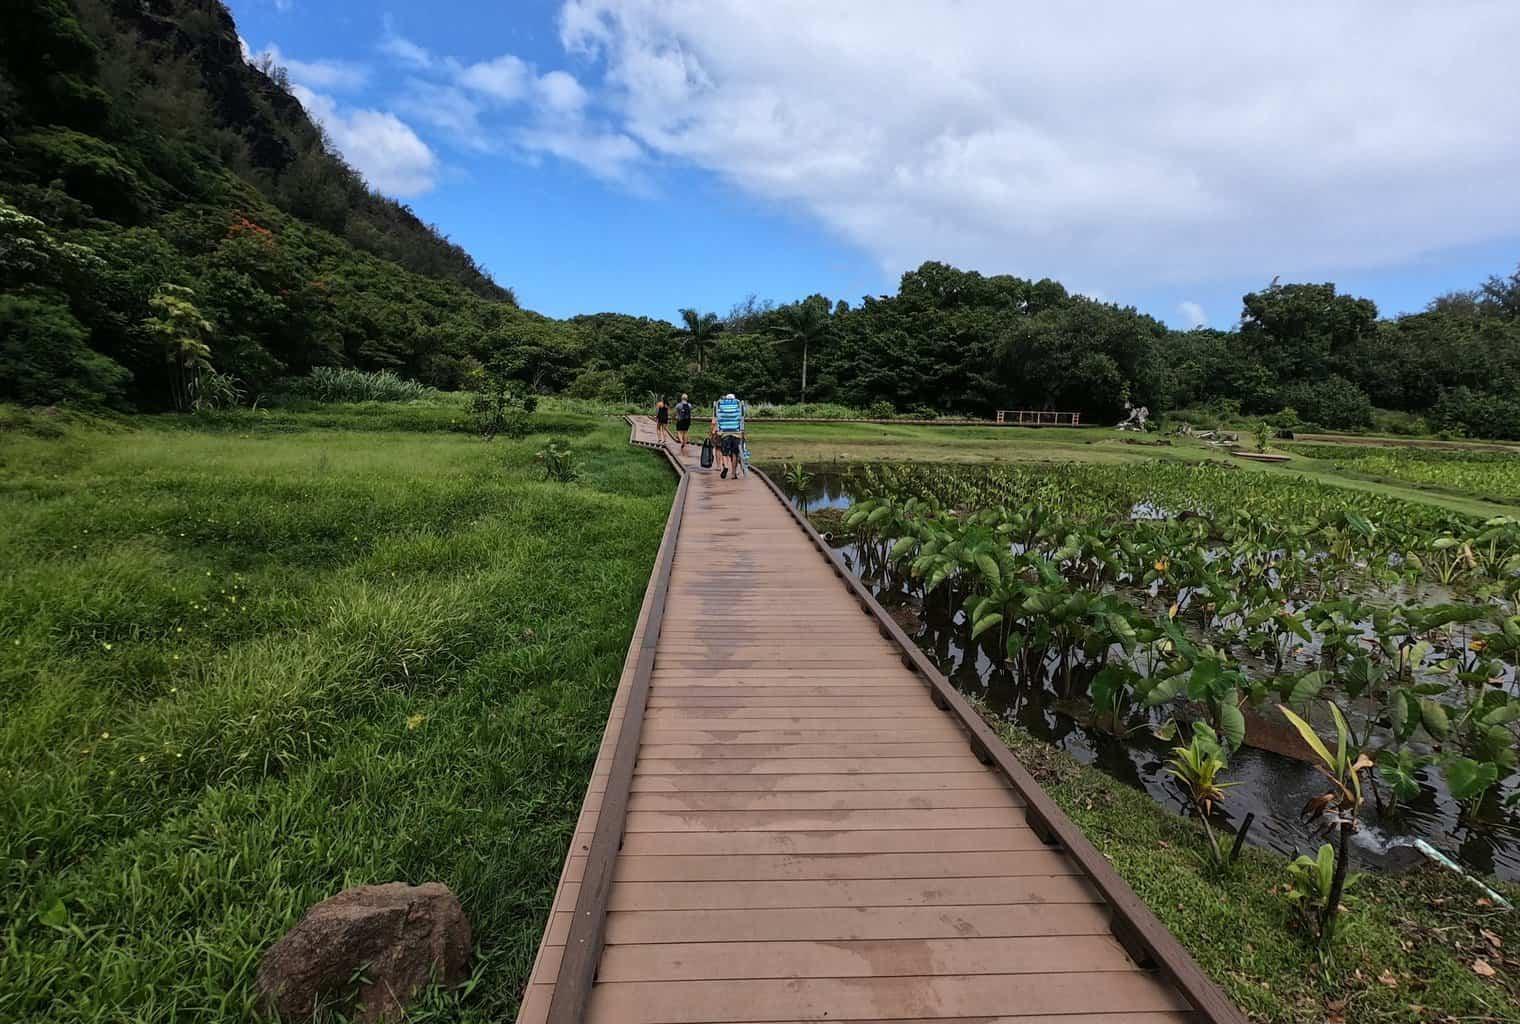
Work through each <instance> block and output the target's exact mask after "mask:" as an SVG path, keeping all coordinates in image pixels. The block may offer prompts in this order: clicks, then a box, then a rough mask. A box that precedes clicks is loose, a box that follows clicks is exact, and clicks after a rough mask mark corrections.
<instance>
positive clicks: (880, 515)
mask: <svg viewBox="0 0 1520 1024" xmlns="http://www.w3.org/2000/svg"><path fill="white" fill-rule="evenodd" d="M891 514H892V506H891V505H883V506H882V507H881V508H879V509H876V510H875V511H873V512H872V513H871V514H870V515H868V516H866V525H867V526H875V525H876V524H877V523H879V522H881V521H882V520H883V519H885V518H887V517H888V516H890V515H891Z"/></svg>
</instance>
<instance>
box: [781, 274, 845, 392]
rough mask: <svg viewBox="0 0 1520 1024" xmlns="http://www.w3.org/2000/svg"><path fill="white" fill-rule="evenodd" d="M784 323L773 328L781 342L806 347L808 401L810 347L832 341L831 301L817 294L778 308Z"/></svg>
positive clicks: (804, 384) (804, 385)
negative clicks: (830, 339)
mask: <svg viewBox="0 0 1520 1024" xmlns="http://www.w3.org/2000/svg"><path fill="white" fill-rule="evenodd" d="M776 313H777V316H778V317H779V318H780V320H781V323H779V324H778V325H776V326H775V327H774V328H772V330H773V331H774V332H775V333H776V334H777V335H778V337H777V339H776V340H777V342H778V343H779V344H782V345H790V346H795V347H797V348H800V349H801V350H802V401H803V402H806V401H807V367H808V350H809V349H810V348H812V347H813V346H815V345H818V344H821V343H823V342H825V341H827V340H828V338H829V335H830V334H831V333H832V331H833V328H834V325H833V323H832V322H831V321H830V319H829V300H828V299H825V298H824V297H823V296H822V295H814V296H811V297H809V298H806V299H803V300H802V301H801V302H797V303H793V304H792V305H790V306H783V307H782V308H781V309H779V310H777V311H776Z"/></svg>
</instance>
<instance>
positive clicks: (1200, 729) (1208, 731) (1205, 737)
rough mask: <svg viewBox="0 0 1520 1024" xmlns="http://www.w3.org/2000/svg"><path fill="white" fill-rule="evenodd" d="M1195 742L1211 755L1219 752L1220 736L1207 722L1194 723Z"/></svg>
mask: <svg viewBox="0 0 1520 1024" xmlns="http://www.w3.org/2000/svg"><path fill="white" fill-rule="evenodd" d="M1193 742H1194V743H1195V744H1197V745H1199V746H1201V747H1203V749H1205V750H1207V751H1209V752H1210V753H1216V754H1217V753H1218V752H1219V734H1218V733H1217V732H1215V731H1214V727H1213V726H1211V725H1209V723H1207V722H1194V723H1193Z"/></svg>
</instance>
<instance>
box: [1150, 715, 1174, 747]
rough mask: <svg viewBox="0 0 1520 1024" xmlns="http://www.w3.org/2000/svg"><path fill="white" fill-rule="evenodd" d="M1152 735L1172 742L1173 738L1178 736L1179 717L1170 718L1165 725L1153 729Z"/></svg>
mask: <svg viewBox="0 0 1520 1024" xmlns="http://www.w3.org/2000/svg"><path fill="white" fill-rule="evenodd" d="M1151 735H1152V736H1154V737H1156V738H1157V739H1158V740H1164V741H1165V742H1167V743H1170V742H1171V741H1172V740H1174V739H1176V738H1177V719H1175V718H1168V719H1167V720H1166V722H1165V723H1164V724H1163V725H1161V726H1160V727H1158V728H1155V729H1152V730H1151Z"/></svg>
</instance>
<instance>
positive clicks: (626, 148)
mask: <svg viewBox="0 0 1520 1024" xmlns="http://www.w3.org/2000/svg"><path fill="white" fill-rule="evenodd" d="M518 142H519V144H520V145H521V146H522V147H523V148H524V149H526V150H527V151H529V152H531V153H547V154H548V155H550V156H555V157H558V158H559V159H561V160H568V161H569V162H571V163H573V164H579V165H580V166H581V167H583V168H585V169H586V170H587V171H589V172H590V173H591V174H593V175H595V176H596V177H598V178H601V179H602V180H603V181H609V182H613V183H615V184H618V185H622V186H624V187H625V188H627V189H628V190H629V191H631V192H634V193H635V194H638V195H647V194H649V193H650V192H651V191H652V185H651V183H650V181H649V177H648V175H647V174H645V173H644V170H643V166H642V165H643V163H644V160H645V157H646V154H645V152H644V148H643V147H642V146H640V145H639V144H638V143H637V142H635V141H633V140H632V139H630V138H629V137H628V136H626V135H623V134H620V133H618V132H609V131H604V130H602V129H598V128H595V127H591V126H588V125H585V124H582V123H578V122H572V123H569V124H564V125H557V126H556V125H550V124H540V125H536V126H533V127H530V128H526V129H524V130H523V131H522V132H520V133H519V135H518Z"/></svg>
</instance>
